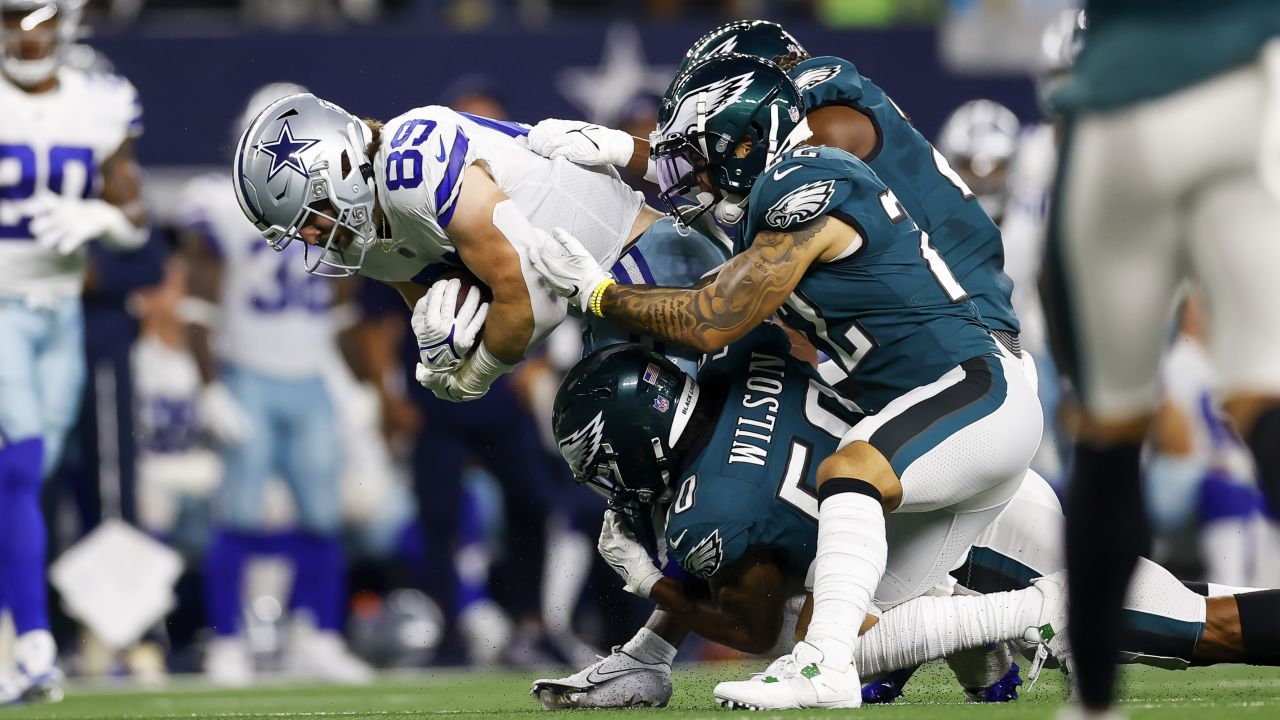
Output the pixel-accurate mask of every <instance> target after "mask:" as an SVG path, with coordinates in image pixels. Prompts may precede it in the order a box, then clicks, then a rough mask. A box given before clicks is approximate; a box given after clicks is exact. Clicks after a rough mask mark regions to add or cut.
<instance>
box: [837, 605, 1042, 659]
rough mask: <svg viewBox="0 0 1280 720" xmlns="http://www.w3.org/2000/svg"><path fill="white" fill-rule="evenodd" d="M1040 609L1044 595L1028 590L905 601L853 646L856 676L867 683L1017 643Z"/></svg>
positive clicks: (1032, 625)
mask: <svg viewBox="0 0 1280 720" xmlns="http://www.w3.org/2000/svg"><path fill="white" fill-rule="evenodd" d="M1043 606H1044V595H1043V594H1041V592H1040V591H1039V590H1038V589H1036V588H1034V587H1030V588H1027V589H1025V590H1015V591H1013V592H1001V593H991V594H989V595H956V596H953V597H929V596H925V597H918V598H914V599H912V600H908V601H907V602H905V603H902V604H901V605H898V606H897V607H895V608H893V609H891V610H889V611H888V612H886V613H884V614H883V615H881V616H880V622H878V623H876V625H875V627H873V628H871V630H869V631H868V632H867V634H866V635H863V636H862V638H861V639H860V640H859V641H858V652H857V667H858V672H859V673H860V674H861V675H862V676H863V677H873V676H876V675H881V674H884V673H887V672H890V671H893V670H901V669H903V668H911V667H915V666H917V665H920V664H921V663H925V662H928V661H930V660H937V659H938V658H941V657H946V656H947V655H950V654H951V653H954V652H957V651H959V650H966V649H968V648H975V647H980V646H982V645H986V644H987V643H997V642H1004V641H1006V640H1014V639H1017V638H1021V637H1022V633H1023V632H1025V631H1026V629H1027V628H1029V627H1035V626H1036V624H1037V623H1038V622H1039V620H1040V610H1041V608H1042V607H1043Z"/></svg>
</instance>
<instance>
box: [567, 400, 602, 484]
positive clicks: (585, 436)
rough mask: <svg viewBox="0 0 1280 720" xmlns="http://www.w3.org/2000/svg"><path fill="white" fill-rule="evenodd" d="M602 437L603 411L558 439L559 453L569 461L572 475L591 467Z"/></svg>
mask: <svg viewBox="0 0 1280 720" xmlns="http://www.w3.org/2000/svg"><path fill="white" fill-rule="evenodd" d="M603 437H604V411H603V410H602V411H600V412H598V413H596V416H595V417H594V418H592V419H591V422H589V423H587V424H586V425H584V426H583V427H582V428H580V429H578V430H577V431H575V432H574V433H573V434H572V435H570V436H569V437H567V438H565V439H564V440H561V441H560V454H561V455H564V459H565V461H566V462H568V463H569V468H570V469H572V470H573V474H574V475H578V476H581V475H583V474H584V473H586V471H587V468H589V467H591V464H592V460H594V459H595V457H596V454H597V453H599V452H600V442H601V439H602V438H603Z"/></svg>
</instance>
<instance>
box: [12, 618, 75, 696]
mask: <svg viewBox="0 0 1280 720" xmlns="http://www.w3.org/2000/svg"><path fill="white" fill-rule="evenodd" d="M13 658H14V665H15V666H16V667H17V671H18V674H17V678H16V679H15V683H16V686H17V689H18V691H19V693H20V694H21V700H22V702H24V703H40V702H59V701H61V700H62V694H63V693H62V684H63V682H64V681H65V680H66V677H65V676H64V675H63V674H62V670H60V669H58V666H57V660H58V645H57V643H55V642H54V641H53V635H52V634H51V633H50V632H49V631H48V630H31V631H29V632H25V633H23V634H21V635H19V636H18V639H17V641H16V642H15V643H14V652H13Z"/></svg>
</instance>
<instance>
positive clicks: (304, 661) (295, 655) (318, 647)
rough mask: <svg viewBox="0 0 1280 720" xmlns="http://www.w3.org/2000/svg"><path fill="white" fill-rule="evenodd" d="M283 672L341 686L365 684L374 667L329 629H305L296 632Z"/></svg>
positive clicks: (290, 644)
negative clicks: (354, 653)
mask: <svg viewBox="0 0 1280 720" xmlns="http://www.w3.org/2000/svg"><path fill="white" fill-rule="evenodd" d="M284 671H285V672H286V673H289V674H290V675H293V676H294V677H298V678H304V679H307V680H323V681H325V682H331V683H338V684H340V685H367V684H369V683H371V682H373V675H374V673H373V669H372V668H370V667H369V665H368V664H367V663H365V661H363V660H361V659H360V658H358V657H356V656H355V655H353V654H352V653H351V651H350V650H349V649H347V643H346V641H345V640H343V639H342V636H341V635H339V634H338V633H336V632H334V631H332V630H316V629H312V628H305V629H303V630H301V631H295V632H294V633H293V637H292V638H291V640H290V642H289V650H288V652H286V653H285V657H284Z"/></svg>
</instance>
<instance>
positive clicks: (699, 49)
mask: <svg viewBox="0 0 1280 720" xmlns="http://www.w3.org/2000/svg"><path fill="white" fill-rule="evenodd" d="M731 52H736V53H742V54H744V55H755V56H756V57H762V58H764V59H765V60H773V59H774V58H778V57H782V56H784V55H790V54H792V53H795V54H797V55H805V56H807V55H808V54H809V53H808V51H806V50H805V49H804V46H803V45H801V44H800V41H799V40H796V38H795V36H794V35H792V34H791V33H789V32H787V31H786V30H784V29H783V28H782V26H781V25H779V24H778V23H776V22H769V21H768V20H734V21H733V22H728V23H725V24H723V25H721V26H720V27H718V28H716V29H714V30H712V31H711V32H709V33H707V34H706V35H703V36H702V37H700V38H698V41H697V42H695V43H694V44H693V45H692V46H691V47H690V48H689V51H688V52H686V53H685V54H684V58H682V59H681V60H680V67H679V68H678V69H677V70H676V77H677V78H679V77H680V75H681V74H682V73H684V72H685V71H686V70H688V69H689V68H690V67H693V65H694V64H695V63H697V62H698V61H700V60H705V59H706V58H709V57H711V56H712V55H718V54H721V53H731Z"/></svg>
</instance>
